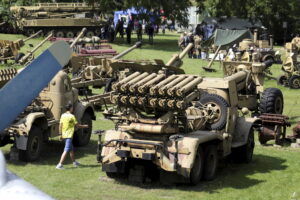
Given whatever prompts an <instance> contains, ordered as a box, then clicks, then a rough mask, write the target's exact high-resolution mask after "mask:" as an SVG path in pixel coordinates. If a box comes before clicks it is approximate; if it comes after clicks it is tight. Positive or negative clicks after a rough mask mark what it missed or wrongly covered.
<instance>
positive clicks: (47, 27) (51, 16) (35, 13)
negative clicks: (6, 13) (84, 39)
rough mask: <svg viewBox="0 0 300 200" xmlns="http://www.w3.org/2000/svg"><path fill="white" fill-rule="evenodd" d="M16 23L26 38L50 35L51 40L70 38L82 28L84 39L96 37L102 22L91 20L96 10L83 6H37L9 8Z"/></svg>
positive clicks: (74, 4)
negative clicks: (38, 33) (34, 35)
mask: <svg viewBox="0 0 300 200" xmlns="http://www.w3.org/2000/svg"><path fill="white" fill-rule="evenodd" d="M10 10H11V12H12V13H13V15H14V17H15V18H16V19H17V25H18V28H19V29H20V30H21V31H22V32H23V33H24V34H27V35H30V34H32V33H34V32H37V31H38V30H42V31H43V34H48V32H50V31H54V35H55V37H68V38H73V37H74V36H75V35H77V34H78V33H79V32H80V31H81V29H82V28H84V27H85V28H87V32H86V35H87V36H88V37H92V36H94V35H99V34H100V29H101V27H102V26H104V25H105V23H106V22H105V21H104V20H103V19H102V18H100V17H95V16H96V15H97V14H98V13H97V10H96V9H95V8H94V7H92V6H89V5H87V4H85V3H38V4H36V5H34V6H12V7H11V8H10Z"/></svg>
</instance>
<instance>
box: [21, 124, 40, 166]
mask: <svg viewBox="0 0 300 200" xmlns="http://www.w3.org/2000/svg"><path fill="white" fill-rule="evenodd" d="M42 146H43V136H42V131H41V129H40V128H38V127H36V126H32V127H31V130H30V132H29V135H28V140H27V150H20V152H19V158H20V160H23V161H28V162H31V161H35V160H37V159H38V158H39V157H40V154H41V151H42Z"/></svg>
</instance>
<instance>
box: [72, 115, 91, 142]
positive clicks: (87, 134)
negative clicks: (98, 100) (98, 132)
mask: <svg viewBox="0 0 300 200" xmlns="http://www.w3.org/2000/svg"><path fill="white" fill-rule="evenodd" d="M81 124H87V125H88V126H89V127H88V128H82V129H78V130H77V131H76V132H75V133H74V139H73V143H74V145H75V146H85V145H87V144H88V143H89V142H90V138H91V134H92V126H93V125H92V124H93V122H92V118H91V115H90V114H89V113H87V112H85V113H84V114H83V116H82V118H81Z"/></svg>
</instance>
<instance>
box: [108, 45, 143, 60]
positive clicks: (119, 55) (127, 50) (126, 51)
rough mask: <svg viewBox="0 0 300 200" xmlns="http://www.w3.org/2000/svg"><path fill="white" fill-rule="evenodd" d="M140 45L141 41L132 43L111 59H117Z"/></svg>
mask: <svg viewBox="0 0 300 200" xmlns="http://www.w3.org/2000/svg"><path fill="white" fill-rule="evenodd" d="M141 46H142V42H140V41H139V42H137V43H135V45H133V46H132V47H130V48H129V49H126V50H125V51H123V52H122V53H120V54H118V55H116V56H114V57H112V58H111V59H112V60H117V59H119V58H121V57H123V56H125V55H126V54H128V53H129V52H131V51H132V50H134V49H136V48H139V47H141Z"/></svg>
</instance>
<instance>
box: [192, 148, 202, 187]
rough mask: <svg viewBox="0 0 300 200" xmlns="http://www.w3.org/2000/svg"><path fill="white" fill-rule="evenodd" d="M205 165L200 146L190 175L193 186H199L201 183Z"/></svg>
mask: <svg viewBox="0 0 300 200" xmlns="http://www.w3.org/2000/svg"><path fill="white" fill-rule="evenodd" d="M203 164H204V158H203V150H202V147H201V146H199V147H198V150H197V153H196V156H195V160H194V165H193V168H192V170H191V173H190V183H191V184H192V185H197V184H198V183H199V182H200V181H201V179H202V175H203V166H204V165H203Z"/></svg>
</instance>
